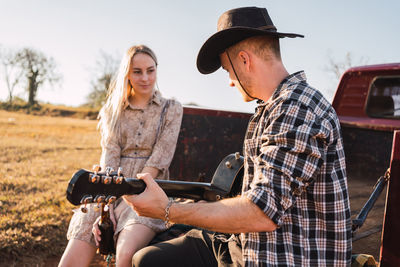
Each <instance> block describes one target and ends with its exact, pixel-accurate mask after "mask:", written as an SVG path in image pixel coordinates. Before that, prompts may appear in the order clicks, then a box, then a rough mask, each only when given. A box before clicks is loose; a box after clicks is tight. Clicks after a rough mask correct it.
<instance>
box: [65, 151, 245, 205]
mask: <svg viewBox="0 0 400 267" xmlns="http://www.w3.org/2000/svg"><path fill="white" fill-rule="evenodd" d="M242 180H243V157H242V156H240V155H239V153H235V154H230V155H228V156H226V157H225V158H224V159H223V160H222V161H221V162H220V164H219V165H218V167H217V169H216V171H215V173H214V176H213V178H212V180H211V183H202V182H188V181H176V180H157V179H155V181H156V182H157V183H158V185H159V186H160V187H161V188H162V189H163V190H164V191H165V193H166V194H167V195H168V196H169V197H181V198H188V199H193V200H207V201H216V200H219V199H221V198H226V197H232V196H235V195H239V194H240V190H241V187H242ZM145 188H146V184H145V183H144V182H143V181H142V180H140V179H137V178H126V177H124V176H123V174H122V172H121V171H120V170H119V171H118V172H113V171H112V170H110V169H106V171H105V172H97V171H87V170H84V169H81V170H79V171H77V172H76V173H75V174H74V175H73V176H72V178H71V180H70V181H69V184H68V188H67V199H68V201H69V202H70V203H71V204H73V205H80V204H89V203H98V204H100V203H112V202H113V201H115V200H116V199H117V198H119V197H121V196H123V195H133V194H140V193H141V192H143V191H144V189H145Z"/></svg>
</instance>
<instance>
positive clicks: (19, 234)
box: [0, 110, 101, 266]
mask: <svg viewBox="0 0 400 267" xmlns="http://www.w3.org/2000/svg"><path fill="white" fill-rule="evenodd" d="M96 124H97V121H95V120H84V119H73V118H63V117H46V116H33V115H26V114H23V113H15V112H7V111H3V110H0V170H1V172H0V266H46V261H47V260H48V259H50V258H54V257H59V256H60V255H61V253H62V251H63V249H64V248H65V245H66V238H65V234H66V230H67V227H68V222H69V219H70V217H71V214H72V212H71V210H72V208H73V206H72V205H71V204H69V203H68V202H67V200H66V197H65V190H66V188H67V183H68V181H69V179H70V178H71V175H72V174H73V173H74V172H75V171H76V170H78V169H80V168H89V169H90V168H91V166H92V165H93V164H95V163H98V160H99V157H100V152H101V151H100V147H99V133H98V131H97V130H96ZM47 265H48V264H47Z"/></svg>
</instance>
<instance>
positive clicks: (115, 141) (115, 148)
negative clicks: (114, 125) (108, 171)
mask: <svg viewBox="0 0 400 267" xmlns="http://www.w3.org/2000/svg"><path fill="white" fill-rule="evenodd" d="M119 127H120V126H118V130H117V132H116V133H114V134H113V135H112V136H111V137H110V139H109V140H108V142H105V143H103V142H101V148H102V153H101V158H100V166H101V169H102V170H105V168H106V167H111V168H113V169H114V170H115V171H116V170H117V169H118V167H119V166H120V160H121V146H120V143H119V136H120V128H119Z"/></svg>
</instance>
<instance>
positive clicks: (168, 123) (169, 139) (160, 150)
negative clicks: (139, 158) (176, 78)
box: [145, 101, 183, 178]
mask: <svg viewBox="0 0 400 267" xmlns="http://www.w3.org/2000/svg"><path fill="white" fill-rule="evenodd" d="M182 115H183V108H182V105H181V104H180V103H179V102H177V101H171V103H170V105H169V107H168V109H167V112H166V115H165V118H164V125H163V127H162V128H161V132H160V135H159V138H158V140H157V141H156V143H155V145H154V147H153V151H152V153H151V156H150V158H149V159H148V160H147V161H146V164H145V167H153V168H156V169H158V170H159V171H160V174H159V175H158V177H161V178H168V177H167V170H168V168H169V165H170V163H171V161H172V158H173V156H174V153H175V148H176V142H177V139H178V135H179V131H180V128H181V122H182Z"/></svg>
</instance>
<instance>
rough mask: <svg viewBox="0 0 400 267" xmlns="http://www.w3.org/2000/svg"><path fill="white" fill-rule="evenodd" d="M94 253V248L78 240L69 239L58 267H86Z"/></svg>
mask: <svg viewBox="0 0 400 267" xmlns="http://www.w3.org/2000/svg"><path fill="white" fill-rule="evenodd" d="M95 253H96V247H94V246H92V245H91V244H89V243H87V242H85V241H82V240H79V239H71V240H69V242H68V245H67V248H66V249H65V251H64V254H63V255H62V257H61V260H60V263H59V264H58V267H87V266H89V264H90V262H91V261H92V259H93V257H94V255H95Z"/></svg>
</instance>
